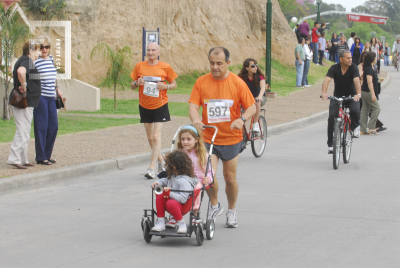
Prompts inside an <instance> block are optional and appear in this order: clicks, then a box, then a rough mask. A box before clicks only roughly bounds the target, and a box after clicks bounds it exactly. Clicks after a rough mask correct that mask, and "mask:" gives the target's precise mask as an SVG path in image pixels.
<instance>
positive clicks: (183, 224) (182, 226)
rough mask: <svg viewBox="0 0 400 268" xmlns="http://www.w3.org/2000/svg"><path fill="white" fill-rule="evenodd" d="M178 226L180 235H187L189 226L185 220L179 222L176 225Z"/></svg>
mask: <svg viewBox="0 0 400 268" xmlns="http://www.w3.org/2000/svg"><path fill="white" fill-rule="evenodd" d="M176 224H177V225H178V231H177V233H178V234H186V233H187V226H186V222H185V220H184V219H182V220H180V221H178V222H177V223H176Z"/></svg>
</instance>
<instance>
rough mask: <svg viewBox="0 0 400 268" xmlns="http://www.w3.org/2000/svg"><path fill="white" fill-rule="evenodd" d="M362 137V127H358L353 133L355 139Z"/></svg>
mask: <svg viewBox="0 0 400 268" xmlns="http://www.w3.org/2000/svg"><path fill="white" fill-rule="evenodd" d="M358 137H360V126H358V127H356V128H355V129H354V132H353V138H358Z"/></svg>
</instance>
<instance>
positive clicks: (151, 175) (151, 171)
mask: <svg viewBox="0 0 400 268" xmlns="http://www.w3.org/2000/svg"><path fill="white" fill-rule="evenodd" d="M144 176H145V177H146V178H148V179H149V180H152V179H154V171H153V170H152V169H151V168H148V169H147V173H146V174H145V175H144Z"/></svg>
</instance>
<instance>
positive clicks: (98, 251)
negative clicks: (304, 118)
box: [0, 69, 400, 268]
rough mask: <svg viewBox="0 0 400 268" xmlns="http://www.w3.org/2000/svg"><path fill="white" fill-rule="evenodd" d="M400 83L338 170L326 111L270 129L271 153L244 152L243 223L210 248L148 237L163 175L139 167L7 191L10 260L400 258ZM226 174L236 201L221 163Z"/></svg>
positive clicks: (4, 206) (125, 263)
mask: <svg viewBox="0 0 400 268" xmlns="http://www.w3.org/2000/svg"><path fill="white" fill-rule="evenodd" d="M389 71H390V69H389ZM393 71H394V70H393ZM399 83H400V75H399V74H398V73H394V72H393V73H392V79H391V82H389V84H388V86H387V87H386V89H385V90H384V92H383V93H382V95H381V100H380V104H381V107H382V111H381V115H380V116H379V118H380V119H381V121H382V122H384V123H385V126H387V127H388V130H387V131H385V132H382V133H381V134H380V135H378V136H372V135H371V136H362V137H360V138H359V139H357V140H355V141H354V144H353V150H352V155H351V159H350V163H349V164H343V162H341V163H340V167H339V169H338V170H333V167H332V156H331V155H328V154H327V146H326V121H323V122H319V123H316V124H313V125H311V126H307V127H304V128H302V129H297V130H293V131H290V132H287V133H285V134H282V135H274V136H272V137H270V139H269V140H268V144H267V149H266V152H265V153H264V155H263V156H262V157H261V158H254V156H253V155H252V153H251V150H250V149H247V150H246V151H245V152H244V153H242V155H241V156H240V162H239V167H238V181H239V185H240V191H239V198H238V203H237V207H236V209H237V212H238V222H239V227H238V228H237V229H226V228H224V227H223V224H224V222H225V216H224V215H225V213H224V214H223V215H222V216H220V217H219V218H218V219H217V223H216V234H215V238H214V240H212V241H204V244H203V246H201V247H198V246H195V244H196V243H195V239H194V238H193V237H192V238H190V239H188V238H176V239H173V238H164V239H161V238H159V237H153V239H152V242H151V243H150V244H147V243H146V242H145V241H144V240H143V237H142V232H141V228H140V220H141V216H142V213H143V212H142V210H143V209H144V208H149V207H150V205H151V200H150V193H151V192H150V184H151V181H148V180H145V179H143V176H141V175H140V173H141V172H142V170H143V169H144V168H145V165H137V166H135V167H134V168H128V169H124V170H120V171H115V170H114V171H109V172H102V173H99V174H92V175H88V176H85V177H84V180H83V179H82V178H80V177H78V178H76V179H71V180H66V181H59V182H58V183H55V184H51V185H45V186H43V187H42V188H40V189H37V190H24V191H19V192H16V193H10V194H8V195H5V196H2V197H1V199H0V215H1V228H0V236H1V237H2V239H1V240H0V252H1V261H0V267H7V268H12V267H85V268H87V267H143V266H144V265H152V266H154V265H155V266H160V265H162V266H163V267H188V266H193V265H195V266H210V267H245V266H248V267H316V268H317V267H318V268H320V267H352V268H353V267H363V268H365V267H398V265H399V263H400V254H399V247H398V245H399V244H400V228H399V225H400V213H399V211H400V197H399V190H398V189H399V188H400V180H399V175H398V174H399V172H400V165H399V159H400V151H399V149H398V148H399V146H400V140H399V139H398V136H399V132H400V122H399V121H400V118H399V116H398V114H399V112H400V99H399V97H400V92H399V91H398V88H397V85H398V84H399ZM217 176H218V178H220V180H219V181H220V184H221V189H220V193H219V197H220V201H221V203H222V205H223V206H224V207H225V208H226V207H227V201H226V197H225V193H224V190H223V187H224V184H225V183H224V182H223V180H222V179H221V178H222V175H221V165H220V166H219V169H218V173H217Z"/></svg>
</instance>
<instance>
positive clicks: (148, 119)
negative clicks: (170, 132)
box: [139, 103, 171, 123]
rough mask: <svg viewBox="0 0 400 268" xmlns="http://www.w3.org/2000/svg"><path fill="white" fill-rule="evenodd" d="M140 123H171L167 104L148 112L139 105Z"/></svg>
mask: <svg viewBox="0 0 400 268" xmlns="http://www.w3.org/2000/svg"><path fill="white" fill-rule="evenodd" d="M139 113H140V123H156V122H168V121H171V118H170V116H169V110H168V103H167V104H164V105H163V106H161V107H160V108H157V109H154V110H150V109H146V108H143V107H142V106H140V105H139Z"/></svg>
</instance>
